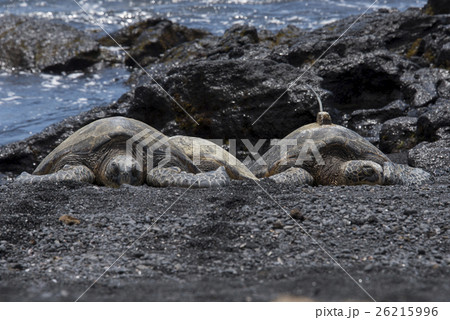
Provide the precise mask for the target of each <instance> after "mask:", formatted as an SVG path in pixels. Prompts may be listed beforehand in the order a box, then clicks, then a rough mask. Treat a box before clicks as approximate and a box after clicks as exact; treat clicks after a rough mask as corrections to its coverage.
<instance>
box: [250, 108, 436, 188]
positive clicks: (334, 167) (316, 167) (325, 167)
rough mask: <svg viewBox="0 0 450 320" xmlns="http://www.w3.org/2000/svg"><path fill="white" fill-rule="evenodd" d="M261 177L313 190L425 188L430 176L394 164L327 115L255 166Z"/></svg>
mask: <svg viewBox="0 0 450 320" xmlns="http://www.w3.org/2000/svg"><path fill="white" fill-rule="evenodd" d="M251 170H252V172H253V173H254V174H255V175H256V176H257V177H258V178H263V177H270V179H272V180H274V181H276V182H279V183H284V182H286V183H296V184H309V185H358V184H379V185H392V184H403V185H410V184H421V183H426V182H430V181H431V175H430V174H429V173H428V172H425V171H424V170H422V169H419V168H412V167H409V166H407V165H401V164H396V163H393V162H392V161H390V160H389V158H388V157H387V156H386V155H385V154H383V153H382V152H381V151H380V150H378V149H377V148H376V147H375V146H374V145H372V144H371V143H370V142H369V141H367V140H366V139H364V138H363V137H361V136H360V135H359V134H357V133H356V132H354V131H352V130H349V129H347V128H345V127H342V126H339V125H335V124H333V123H332V122H331V117H330V115H329V114H328V113H327V112H319V113H318V116H317V122H315V123H311V124H308V125H305V126H303V127H301V128H299V129H297V130H295V131H293V132H292V133H290V134H289V135H287V136H286V137H285V138H284V139H282V140H280V141H279V142H278V143H277V144H276V145H274V146H273V147H272V148H271V149H269V151H267V152H266V153H265V154H264V155H263V156H262V158H261V159H259V161H258V162H256V163H254V165H253V166H252V167H251Z"/></svg>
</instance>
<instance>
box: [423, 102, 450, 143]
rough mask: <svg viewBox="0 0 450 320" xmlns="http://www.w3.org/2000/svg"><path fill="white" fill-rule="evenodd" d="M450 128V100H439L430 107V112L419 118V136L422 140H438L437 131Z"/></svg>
mask: <svg viewBox="0 0 450 320" xmlns="http://www.w3.org/2000/svg"><path fill="white" fill-rule="evenodd" d="M449 126H450V100H448V99H439V100H438V101H436V103H435V104H433V105H432V106H431V107H430V111H428V112H427V113H425V114H423V115H422V116H421V117H419V120H418V122H417V135H418V137H419V139H420V140H428V141H433V140H436V139H438V136H437V130H438V129H439V128H442V127H449Z"/></svg>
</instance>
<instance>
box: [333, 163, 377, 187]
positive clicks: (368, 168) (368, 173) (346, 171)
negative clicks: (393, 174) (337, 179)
mask: <svg viewBox="0 0 450 320" xmlns="http://www.w3.org/2000/svg"><path fill="white" fill-rule="evenodd" d="M342 173H343V178H344V181H343V182H344V183H343V184H346V185H359V184H383V167H382V166H381V165H379V164H378V163H376V162H373V161H366V160H353V161H347V162H344V164H343V167H342Z"/></svg>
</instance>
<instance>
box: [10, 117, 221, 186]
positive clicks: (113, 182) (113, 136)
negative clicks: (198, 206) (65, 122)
mask: <svg viewBox="0 0 450 320" xmlns="http://www.w3.org/2000/svg"><path fill="white" fill-rule="evenodd" d="M229 180H230V179H229V177H228V175H227V173H226V171H225V169H224V168H223V167H219V168H215V170H214V171H209V172H201V170H200V169H199V168H198V167H197V166H195V165H194V163H193V162H192V161H191V159H190V158H189V157H188V156H187V155H186V154H185V153H184V151H183V150H182V149H180V148H179V147H177V146H176V145H174V144H173V143H171V142H170V140H169V138H168V137H167V136H165V135H164V134H162V133H161V132H159V131H158V130H156V129H154V128H152V127H151V126H149V125H147V124H145V123H143V122H140V121H137V120H134V119H129V118H124V117H111V118H105V119H100V120H97V121H94V122H92V123H90V124H88V125H86V126H85V127H83V128H81V129H79V130H78V131H76V132H75V133H73V134H72V135H71V136H70V137H68V138H67V139H66V140H65V141H63V142H62V143H61V144H60V145H59V146H58V147H56V148H55V149H54V150H53V151H52V152H51V153H50V154H49V155H48V156H47V157H46V158H45V159H44V160H43V161H42V162H41V163H40V164H39V166H38V167H37V168H36V170H35V171H34V172H33V174H32V175H30V174H28V173H26V172H24V173H22V174H21V175H20V176H19V177H18V178H17V179H16V181H19V182H45V181H84V182H89V183H96V184H99V185H105V186H111V187H117V186H120V185H122V184H131V185H141V184H144V183H145V182H146V183H147V184H148V185H151V186H181V187H211V186H223V185H226V184H228V183H229Z"/></svg>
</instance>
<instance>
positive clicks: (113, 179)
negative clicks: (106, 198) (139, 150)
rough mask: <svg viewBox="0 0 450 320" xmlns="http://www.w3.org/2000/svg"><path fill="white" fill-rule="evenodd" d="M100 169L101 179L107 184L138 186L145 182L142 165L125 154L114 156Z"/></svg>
mask: <svg viewBox="0 0 450 320" xmlns="http://www.w3.org/2000/svg"><path fill="white" fill-rule="evenodd" d="M100 171H101V172H100V180H101V182H102V184H104V185H105V186H110V187H119V186H120V185H122V184H130V185H134V186H136V185H141V184H143V183H144V178H145V176H144V172H143V170H142V167H141V165H140V164H139V162H137V161H136V160H135V159H134V158H133V157H128V156H125V155H118V156H115V157H112V158H111V159H110V160H109V161H107V162H106V164H105V165H104V166H103V168H102V169H101V170H100Z"/></svg>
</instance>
